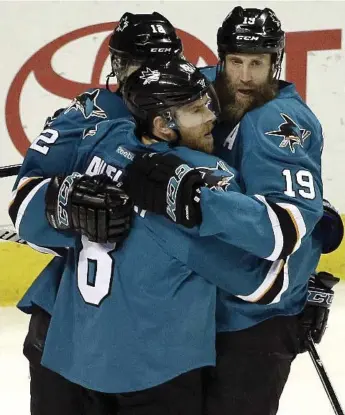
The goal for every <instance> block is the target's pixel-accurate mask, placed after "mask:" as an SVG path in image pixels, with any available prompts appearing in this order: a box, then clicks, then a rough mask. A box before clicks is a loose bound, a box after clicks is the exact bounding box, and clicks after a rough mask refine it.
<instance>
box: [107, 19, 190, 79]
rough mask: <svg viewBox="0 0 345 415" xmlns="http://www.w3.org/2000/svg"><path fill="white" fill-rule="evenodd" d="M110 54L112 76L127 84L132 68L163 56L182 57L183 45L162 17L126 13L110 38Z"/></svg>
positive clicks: (170, 25) (171, 26)
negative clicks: (128, 73)
mask: <svg viewBox="0 0 345 415" xmlns="http://www.w3.org/2000/svg"><path fill="white" fill-rule="evenodd" d="M109 52H110V55H111V64H112V69H113V73H112V75H113V76H114V75H115V76H116V77H117V78H118V79H119V80H120V81H123V80H124V75H125V73H126V69H127V68H128V66H129V65H133V66H134V65H140V64H141V63H142V62H143V61H144V60H145V59H147V58H153V57H156V56H158V57H159V56H161V55H163V56H164V57H165V58H166V59H168V57H173V56H177V55H180V54H182V42H181V39H180V38H179V37H178V36H177V34H176V31H175V29H174V27H173V25H172V24H171V23H170V22H169V20H167V19H166V18H165V17H164V16H162V15H161V14H159V13H157V12H153V13H150V14H133V13H125V14H124V15H123V16H122V17H121V19H120V21H119V24H118V25H117V26H116V28H115V29H114V31H113V33H112V35H111V37H110V41H109Z"/></svg>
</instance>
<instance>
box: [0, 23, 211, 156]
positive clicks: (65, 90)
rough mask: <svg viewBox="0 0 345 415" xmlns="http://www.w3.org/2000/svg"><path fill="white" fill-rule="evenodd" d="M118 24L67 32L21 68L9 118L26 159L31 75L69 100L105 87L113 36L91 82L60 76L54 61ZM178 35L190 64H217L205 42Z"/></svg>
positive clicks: (180, 32) (104, 46)
mask: <svg viewBox="0 0 345 415" xmlns="http://www.w3.org/2000/svg"><path fill="white" fill-rule="evenodd" d="M115 24H116V22H108V23H100V24H96V25H92V26H87V27H83V28H81V29H77V30H74V31H73V32H70V33H66V34H64V35H63V36H60V37H59V38H57V39H55V40H53V41H52V42H50V43H48V44H47V45H45V46H44V47H43V48H41V49H40V50H39V51H37V52H36V53H35V54H34V55H32V56H31V57H30V58H29V59H28V60H27V61H26V62H25V64H24V65H23V66H22V67H21V68H20V70H19V72H18V73H17V74H16V76H15V78H14V79H13V81H12V83H11V85H10V88H9V91H8V94H7V98H6V105H5V118H6V125H7V129H8V132H9V135H10V138H11V140H12V142H13V144H14V145H15V147H16V149H17V150H18V151H19V153H20V154H21V155H23V156H24V154H25V152H26V150H27V148H28V147H29V146H30V144H31V143H30V140H29V139H28V137H27V136H26V134H25V131H24V128H23V125H22V120H21V114H20V99H21V94H22V90H23V88H24V85H25V83H26V80H27V79H28V77H29V75H30V74H33V75H34V76H35V78H36V81H37V82H38V83H39V85H40V86H41V87H42V88H43V89H45V90H46V91H48V92H50V93H51V94H54V95H56V96H59V97H61V98H67V99H73V98H74V97H75V96H76V95H78V94H80V93H81V92H83V91H85V90H86V89H88V88H92V87H105V84H104V83H101V79H100V78H101V73H102V70H103V67H104V64H105V62H106V60H107V59H108V58H109V52H108V42H109V37H110V34H111V33H109V35H108V36H107V37H106V38H105V39H104V41H103V42H102V44H101V46H100V48H99V50H98V52H97V53H96V56H95V59H94V62H93V63H92V61H91V62H90V64H91V65H93V68H92V71H91V81H90V83H81V82H78V81H72V80H70V79H66V78H64V77H63V76H61V75H59V74H58V73H56V72H55V71H54V69H53V67H52V60H53V57H54V55H55V53H56V52H57V51H58V50H59V49H61V48H62V47H64V46H65V45H67V44H69V43H70V42H72V41H75V40H78V39H81V38H83V37H85V36H89V35H94V34H97V33H100V32H106V31H109V32H112V31H113V29H114V26H115ZM177 33H178V35H179V36H180V38H181V40H182V42H183V45H184V55H185V56H186V58H187V59H188V60H189V61H190V62H192V63H193V64H194V65H196V64H197V63H198V61H199V59H200V58H202V59H203V60H204V62H205V63H206V64H207V65H214V64H216V63H217V57H216V55H215V54H214V53H213V52H212V51H211V49H210V48H209V47H208V46H206V45H205V44H204V43H203V42H201V41H200V40H199V39H197V38H196V37H194V36H193V35H191V34H189V33H187V32H184V31H183V30H179V29H177ZM48 115H51V114H43V116H48ZM38 133H39V132H38Z"/></svg>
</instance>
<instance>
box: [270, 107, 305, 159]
mask: <svg viewBox="0 0 345 415" xmlns="http://www.w3.org/2000/svg"><path fill="white" fill-rule="evenodd" d="M280 115H281V117H282V118H283V120H284V122H283V123H281V124H280V125H279V127H278V129H277V130H274V131H267V132H266V133H265V134H266V135H272V136H277V137H281V138H282V141H281V142H280V144H279V147H282V148H286V147H288V148H289V149H290V151H291V152H292V153H295V151H296V149H295V147H296V146H300V147H303V144H304V142H305V140H306V139H307V138H308V137H309V136H310V134H311V132H310V131H308V130H306V129H305V128H301V127H300V126H299V125H298V124H297V123H296V122H295V121H294V120H293V119H292V118H290V117H289V116H288V115H286V114H283V113H280Z"/></svg>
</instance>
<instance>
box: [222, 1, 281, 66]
mask: <svg viewBox="0 0 345 415" xmlns="http://www.w3.org/2000/svg"><path fill="white" fill-rule="evenodd" d="M217 46H218V56H219V59H220V60H221V61H224V59H225V55H226V54H227V53H271V54H274V55H275V60H274V62H275V72H276V73H278V74H280V70H281V62H282V60H283V54H284V48H285V32H284V31H283V30H282V29H281V23H280V20H279V19H278V18H277V16H276V14H275V13H274V12H273V10H271V9H268V8H265V9H250V8H248V9H243V8H242V7H240V6H237V7H235V8H234V9H233V10H232V11H231V12H230V13H229V14H228V16H227V17H226V18H225V20H224V21H223V24H222V26H221V27H220V28H219V29H218V32H217Z"/></svg>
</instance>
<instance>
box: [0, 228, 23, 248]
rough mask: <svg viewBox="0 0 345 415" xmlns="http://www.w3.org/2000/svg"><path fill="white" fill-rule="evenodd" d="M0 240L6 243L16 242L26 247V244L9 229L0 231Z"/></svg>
mask: <svg viewBox="0 0 345 415" xmlns="http://www.w3.org/2000/svg"><path fill="white" fill-rule="evenodd" d="M0 239H1V240H3V241H8V242H17V243H18V244H22V245H27V242H26V241H24V240H23V239H20V238H19V236H18V234H17V233H16V232H15V231H12V230H9V229H0Z"/></svg>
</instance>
